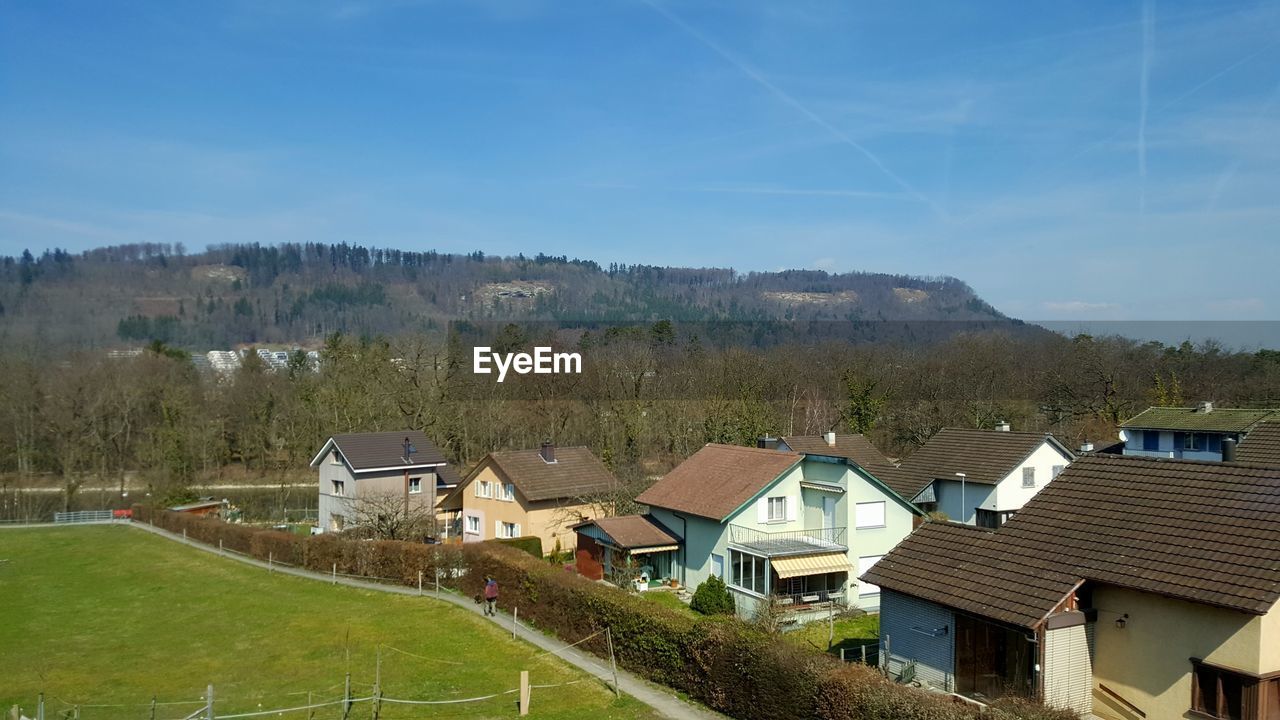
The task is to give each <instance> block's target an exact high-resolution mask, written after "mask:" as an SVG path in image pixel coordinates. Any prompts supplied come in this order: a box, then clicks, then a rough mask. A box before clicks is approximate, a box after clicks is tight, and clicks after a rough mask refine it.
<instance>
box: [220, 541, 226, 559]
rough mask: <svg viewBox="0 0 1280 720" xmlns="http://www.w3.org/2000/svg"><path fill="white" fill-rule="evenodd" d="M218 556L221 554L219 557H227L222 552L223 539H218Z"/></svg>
mask: <svg viewBox="0 0 1280 720" xmlns="http://www.w3.org/2000/svg"><path fill="white" fill-rule="evenodd" d="M218 554H219V555H225V554H226V553H224V552H222V538H218Z"/></svg>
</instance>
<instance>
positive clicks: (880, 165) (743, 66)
mask: <svg viewBox="0 0 1280 720" xmlns="http://www.w3.org/2000/svg"><path fill="white" fill-rule="evenodd" d="M644 3H645V4H646V5H648V6H649V7H651V8H653V10H654V12H656V13H658V14H659V15H661V16H663V17H664V18H666V19H667V20H668V21H670V22H671V23H672V24H673V25H675V26H676V27H678V28H680V29H681V30H683V31H684V32H686V33H688V34H689V35H690V36H692V37H693V38H694V39H695V40H697V41H698V42H700V43H702V44H703V45H705V46H706V47H707V48H709V49H710V50H712V51H713V52H715V53H716V54H717V55H719V56H720V57H721V58H723V59H724V60H725V61H726V62H728V63H729V64H730V65H733V66H734V67H735V68H737V69H738V70H739V71H741V72H742V73H743V74H744V75H746V76H747V77H749V78H751V79H752V80H754V81H755V82H756V83H757V84H758V85H760V86H761V87H763V88H764V89H766V90H768V91H769V92H770V93H772V94H773V95H774V96H775V97H777V98H778V99H779V100H781V101H782V102H783V103H785V104H787V105H789V106H791V107H792V108H793V109H795V110H797V111H798V112H800V113H801V114H802V115H804V116H805V117H807V118H809V120H810V121H812V122H813V123H814V124H815V125H817V126H818V127H820V128H822V129H824V130H826V131H827V132H828V133H830V134H831V135H832V136H833V137H835V138H836V139H837V140H839V141H840V142H842V143H844V144H845V145H848V146H849V147H851V148H853V149H854V150H856V151H857V152H858V153H859V154H861V155H862V156H863V157H864V158H866V159H867V160H868V161H869V162H870V163H871V164H872V165H874V166H875V167H876V169H877V170H879V171H880V172H881V173H882V174H883V175H884V176H885V177H887V178H889V179H890V180H891V181H893V183H894V184H895V185H897V186H898V187H900V188H902V189H903V190H904V191H905V192H907V194H909V195H911V196H912V197H914V198H916V199H917V200H919V201H921V202H924V203H927V204H928V205H929V206H930V207H931V208H932V209H933V211H934V212H935V213H937V214H938V216H939V217H944V218H945V217H946V213H945V212H944V211H943V210H942V208H941V207H939V206H938V205H937V204H935V203H934V202H933V201H931V200H929V199H928V198H927V197H925V196H924V194H922V193H921V192H920V191H919V190H916V188H915V187H914V186H913V185H912V184H911V183H909V182H907V181H906V180H904V179H903V178H902V177H901V176H900V175H898V174H897V173H895V172H893V171H892V170H890V169H889V167H888V166H887V165H885V164H884V162H883V161H882V160H881V159H880V158H879V157H877V156H876V154H875V153H873V152H871V151H870V150H868V149H867V148H866V147H864V146H863V145H862V144H861V143H859V142H858V141H856V140H854V139H853V138H851V137H849V136H848V135H847V134H846V133H845V132H844V131H842V130H840V129H839V128H837V127H836V126H834V125H832V124H831V123H829V122H827V121H826V119H824V118H823V117H822V116H820V115H818V114H817V113H815V112H814V111H813V110H810V109H809V108H808V106H806V105H804V104H803V103H801V102H800V101H799V100H797V99H796V98H794V97H792V96H791V95H790V94H789V93H787V92H786V91H785V90H783V89H782V88H780V87H778V86H777V85H774V84H773V83H772V82H771V81H770V80H769V79H768V78H766V77H765V76H764V75H761V74H760V72H759V71H757V70H756V69H755V68H753V67H751V66H750V65H748V64H747V63H745V62H743V61H741V60H739V59H738V58H737V57H735V56H734V55H733V54H732V53H730V52H729V51H727V50H725V49H724V48H722V47H720V45H718V44H717V43H716V42H715V41H713V40H712V39H711V38H709V37H707V36H706V35H703V34H702V33H701V32H699V31H698V30H697V28H694V27H693V26H692V25H689V24H688V23H686V22H685V21H684V20H682V19H681V18H680V17H679V16H677V15H675V14H674V13H672V12H670V11H668V10H667V9H666V8H664V7H662V6H661V5H659V4H658V3H657V2H655V1H654V0H644Z"/></svg>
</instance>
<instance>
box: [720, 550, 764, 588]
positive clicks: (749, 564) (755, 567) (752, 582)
mask: <svg viewBox="0 0 1280 720" xmlns="http://www.w3.org/2000/svg"><path fill="white" fill-rule="evenodd" d="M766 562H767V561H766V560H765V559H764V558H762V557H756V556H755V555H748V554H746V553H744V552H738V551H737V550H730V551H729V570H730V575H729V585H731V586H733V587H736V588H739V589H741V590H746V591H748V592H752V593H756V594H757V595H764V594H765V593H766V592H767V588H766V587H765V563H766Z"/></svg>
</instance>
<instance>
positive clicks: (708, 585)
mask: <svg viewBox="0 0 1280 720" xmlns="http://www.w3.org/2000/svg"><path fill="white" fill-rule="evenodd" d="M689 607H690V608H692V609H693V610H695V611H697V612H700V613H702V614H703V615H732V614H733V613H734V611H735V609H736V607H735V605H734V602H733V594H732V593H730V592H729V588H728V587H727V586H726V585H725V584H724V581H723V580H721V579H720V578H718V577H716V576H715V575H712V576H711V577H709V578H707V579H706V580H703V581H702V584H701V585H699V586H698V589H697V590H694V591H693V600H692V601H691V602H690V603H689Z"/></svg>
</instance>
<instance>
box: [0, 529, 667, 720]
mask: <svg viewBox="0 0 1280 720" xmlns="http://www.w3.org/2000/svg"><path fill="white" fill-rule="evenodd" d="M379 646H382V648H383V649H382V686H383V694H384V696H385V697H394V698H402V699H415V700H442V699H450V698H468V697H476V696H480V695H488V694H491V693H495V692H501V691H504V690H509V689H513V688H516V687H517V686H518V684H519V671H520V670H529V671H530V681H531V683H533V684H555V683H564V682H568V681H574V680H582V682H579V683H578V684H574V685H569V686H567V687H559V688H552V689H543V690H539V689H534V690H533V696H532V699H531V702H530V717H534V718H538V717H545V718H562V719H569V718H584V719H585V718H590V719H591V720H605V719H607V718H653V717H657V715H656V714H655V713H653V712H652V711H651V710H650V709H649V708H648V707H647V706H645V705H643V704H641V703H639V702H638V701H636V700H634V699H631V698H627V697H624V698H622V699H621V700H615V699H614V697H613V694H612V692H611V691H609V690H607V689H605V688H604V687H603V686H602V685H601V683H599V682H598V681H596V680H595V679H593V678H590V677H589V676H587V675H586V674H585V673H582V672H580V671H578V670H577V669H576V668H573V667H571V666H569V665H568V664H566V663H564V662H562V661H560V660H558V659H557V658H555V657H553V656H549V655H541V656H538V657H535V655H537V654H538V652H539V651H538V649H537V648H535V647H533V646H531V645H527V644H524V643H520V642H516V641H513V640H512V639H511V637H510V635H509V633H505V632H503V631H502V630H500V629H499V628H497V627H494V626H493V625H491V624H489V623H487V622H484V621H483V620H482V619H480V618H479V617H476V616H473V615H471V614H470V613H468V612H467V611H465V610H463V609H461V608H458V607H455V606H452V605H449V604H447V603H441V602H437V601H434V600H430V599H428V598H416V597H409V596H399V595H389V594H386V593H378V592H372V591H366V590H357V589H353V588H346V587H341V586H337V587H335V586H331V585H328V584H325V583H322V582H316V581H314V580H306V579H302V578H295V577H290V576H287V575H280V574H268V573H267V572H266V571H264V570H260V569H257V568H253V567H249V566H247V565H243V564H241V563H238V562H236V561H234V560H230V559H226V558H219V557H217V556H214V555H209V554H207V553H204V552H201V551H198V550H194V549H192V548H187V547H184V546H182V545H179V544H177V543H174V542H172V541H169V540H166V539H164V538H160V537H155V536H153V535H150V534H147V533H145V532H141V531H139V530H135V529H131V528H127V527H121V526H96V527H77V528H49V529H24V530H0V708H3V709H4V711H5V712H7V711H8V708H9V707H11V706H12V705H14V704H20V705H21V706H22V707H23V709H24V711H25V714H26V715H28V716H32V717H34V715H35V705H36V696H37V693H39V692H41V691H43V692H44V693H45V698H46V716H47V717H48V718H50V719H51V720H52V719H53V718H57V717H59V713H60V712H61V711H63V710H68V709H70V708H71V706H72V705H76V704H79V705H81V706H82V708H81V715H80V717H81V718H82V720H97V719H98V718H108V719H115V718H146V717H148V714H149V710H148V708H147V707H146V705H147V704H148V703H150V701H151V698H152V696H153V695H154V696H156V697H157V699H158V700H159V701H160V702H161V703H164V702H179V701H199V700H200V698H201V697H202V696H203V695H204V693H205V686H206V685H208V684H209V683H213V685H214V691H215V692H214V696H215V698H216V701H217V702H216V706H215V707H216V709H217V710H218V711H219V713H223V714H226V713H237V712H250V711H256V710H263V709H271V708H280V707H291V706H296V705H304V704H306V701H307V697H308V692H310V693H311V694H312V695H311V696H312V697H313V698H315V700H316V701H317V702H319V701H321V700H333V699H340V698H341V697H342V685H343V677H344V674H345V672H346V671H347V669H348V668H349V669H350V672H351V682H352V686H353V693H352V694H353V695H355V696H358V697H363V696H367V695H369V692H370V690H371V688H372V685H373V682H374V676H375V665H376V657H377V652H378V648H379ZM393 648H394V649H393ZM348 656H349V661H348ZM515 701H516V695H514V694H511V695H503V696H501V697H498V698H495V699H492V700H486V701H482V702H476V703H469V704H460V705H437V706H405V705H399V706H398V705H383V707H382V713H381V717H382V718H387V719H388V720H397V719H399V718H422V717H451V718H452V717H465V718H489V717H495V718H496V717H502V718H509V717H515V715H516V705H515ZM94 705H100V706H118V705H128V706H129V707H92V706H94ZM197 707H199V703H198V702H197V703H193V704H189V705H162V706H161V707H160V708H159V710H158V712H157V720H176V719H177V718H181V717H183V716H185V715H187V714H188V713H190V712H192V711H194V710H195V709H196V708H197ZM370 710H371V709H370V706H369V704H367V703H366V704H362V705H357V706H355V707H354V708H353V709H352V716H353V717H368V716H369V713H370ZM286 715H287V716H288V717H293V718H304V717H306V714H305V713H303V712H297V713H290V714H286ZM315 717H316V718H317V719H320V720H326V719H329V718H334V719H336V718H339V717H341V709H340V707H337V706H334V707H328V708H321V709H318V710H316V712H315Z"/></svg>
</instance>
